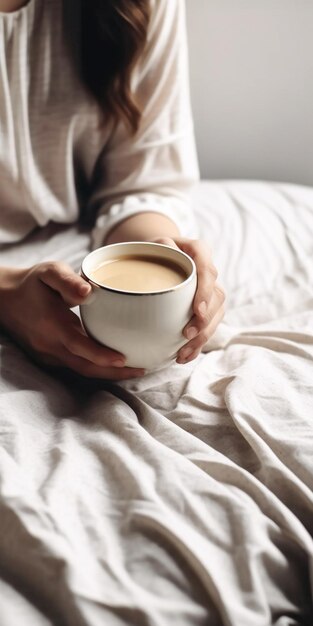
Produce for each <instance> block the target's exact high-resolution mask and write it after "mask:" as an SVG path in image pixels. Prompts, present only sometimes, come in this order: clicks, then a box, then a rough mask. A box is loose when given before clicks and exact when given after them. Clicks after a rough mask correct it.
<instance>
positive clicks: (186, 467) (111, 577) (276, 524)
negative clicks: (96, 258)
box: [0, 181, 313, 626]
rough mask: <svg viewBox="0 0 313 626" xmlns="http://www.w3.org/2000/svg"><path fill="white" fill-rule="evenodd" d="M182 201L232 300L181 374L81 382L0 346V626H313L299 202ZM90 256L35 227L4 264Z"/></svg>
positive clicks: (55, 230) (303, 237) (281, 196)
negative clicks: (194, 218)
mask: <svg viewBox="0 0 313 626" xmlns="http://www.w3.org/2000/svg"><path fill="white" fill-rule="evenodd" d="M193 202H194V206H195V211H196V216H197V221H198V226H199V231H200V232H201V234H202V236H203V238H204V239H205V240H206V241H207V244H208V247H209V248H210V249H212V251H213V256H214V259H215V263H216V265H217V267H218V269H219V273H220V282H221V284H222V285H223V286H224V288H225V289H226V292H227V311H226V316H225V319H224V321H223V323H222V324H221V325H220V327H219V329H218V330H217V332H216V333H215V335H214V337H212V339H211V340H210V341H209V342H208V344H207V346H206V347H205V351H204V353H203V354H202V355H201V356H200V357H199V358H198V359H197V360H196V361H194V362H192V363H190V364H188V365H186V366H181V365H177V364H174V365H172V366H171V367H169V368H165V369H163V370H160V371H158V372H155V373H150V374H147V375H146V376H145V377H144V378H143V379H139V380H134V381H126V382H124V383H122V384H111V383H104V382H101V381H96V380H91V381H87V380H84V379H82V378H80V377H78V376H75V375H71V374H67V375H64V374H62V375H61V374H60V375H56V374H54V375H52V374H51V373H49V372H48V371H45V370H44V369H42V368H39V367H38V366H37V365H35V364H33V363H32V362H30V361H29V360H28V359H27V357H26V356H25V354H24V353H23V352H22V351H21V350H20V349H19V348H18V347H17V346H16V345H15V344H14V343H13V342H12V341H11V340H10V339H9V338H8V337H6V336H5V335H2V336H1V379H0V385H1V387H0V443H1V448H0V616H1V618H0V623H1V626H12V625H13V624H14V625H15V624H16V625H17V624H23V626H37V625H38V626H47V625H51V624H56V625H57V626H59V625H60V626H62V625H66V626H86V625H88V626H103V624H108V626H168V624H173V625H175V626H191V625H192V626H207V625H208V624H210V626H211V625H212V626H215V625H216V626H221V625H223V626H224V625H225V626H252V625H253V626H268V625H271V624H275V626H296V625H297V626H300V624H301V625H302V626H303V625H308V626H309V625H311V624H312V623H313V609H312V597H313V593H312V592H313V589H312V587H313V585H312V565H313V560H312V557H313V542H312V531H313V496H312V488H313V399H312V380H313V330H312V329H313V268H312V254H313V237H312V233H313V189H311V188H305V187H297V186H292V185H282V184H267V183H261V182H260V183H255V182H234V181H224V182H211V183H202V184H201V185H199V186H198V187H197V188H196V189H195V192H194V198H193ZM89 243H90V242H89V236H88V234H87V233H86V232H83V231H78V230H77V229H76V228H75V227H70V228H67V229H64V227H63V228H62V227H60V226H52V225H50V226H49V227H47V228H46V229H44V230H43V231H41V232H40V231H36V232H35V233H33V234H32V235H31V236H30V237H29V238H28V239H26V240H25V241H24V242H22V243H20V244H18V245H14V246H2V247H1V248H0V263H2V264H3V263H4V262H5V263H7V264H13V263H14V264H17V265H20V266H23V265H25V264H31V263H35V262H38V261H40V260H48V259H57V260H58V259H59V260H61V259H62V260H63V259H64V260H66V261H68V262H70V263H71V264H72V266H73V267H74V268H75V269H77V270H78V269H79V265H80V262H81V259H82V258H83V256H84V255H85V253H86V252H87V250H88V246H89Z"/></svg>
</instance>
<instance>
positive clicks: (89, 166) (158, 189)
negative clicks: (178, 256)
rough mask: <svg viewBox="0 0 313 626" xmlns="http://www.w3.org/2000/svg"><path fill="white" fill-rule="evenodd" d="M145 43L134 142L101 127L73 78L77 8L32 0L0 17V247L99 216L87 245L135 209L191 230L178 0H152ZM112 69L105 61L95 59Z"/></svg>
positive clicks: (74, 0)
mask: <svg viewBox="0 0 313 626" xmlns="http://www.w3.org/2000/svg"><path fill="white" fill-rule="evenodd" d="M152 7H153V16H152V20H151V25H150V31H149V40H148V46H147V49H146V51H145V54H144V56H143V58H142V59H141V61H140V63H139V64H138V67H137V69H136V72H135V75H134V78H133V88H134V90H135V92H136V95H137V97H138V98H139V100H140V102H141V104H142V108H143V117H142V123H141V126H140V130H139V132H138V134H137V135H136V137H135V138H133V137H131V136H130V135H129V133H128V131H127V130H126V128H125V127H124V126H123V125H122V124H120V125H119V126H118V127H117V129H116V130H115V131H114V132H113V131H112V125H111V124H109V123H108V124H104V125H102V127H101V126H100V119H101V118H100V115H99V111H98V108H97V105H96V104H95V102H94V101H93V99H92V98H91V97H90V96H89V95H88V94H87V92H86V90H85V88H84V86H83V85H82V84H81V81H80V79H79V76H78V73H77V70H76V63H75V61H74V59H75V55H79V41H80V37H79V25H80V1H79V0H30V2H29V3H28V4H27V5H26V6H25V7H24V8H22V9H19V10H18V11H16V12H14V13H0V243H8V242H14V241H18V240H19V239H21V238H23V237H24V236H25V235H27V234H28V233H29V232H30V231H31V230H32V229H33V228H35V227H36V226H38V225H39V226H43V225H45V224H47V223H48V222H49V221H50V220H52V221H54V222H58V223H71V222H74V221H76V220H78V219H79V218H80V217H82V218H84V217H88V218H89V217H92V216H96V215H98V217H97V220H96V225H95V229H94V246H98V245H101V243H102V241H103V239H104V237H105V235H106V233H107V232H108V230H109V229H111V228H112V226H114V225H115V224H117V223H118V222H119V221H121V220H123V219H124V218H125V217H128V216H130V215H132V214H136V213H138V212H140V211H157V212H160V213H162V214H165V215H167V216H169V217H170V218H172V219H173V220H174V221H175V222H176V223H177V224H178V226H179V228H180V230H181V232H182V233H184V234H193V233H192V230H193V216H192V211H191V208H190V204H189V199H188V192H189V190H190V187H191V185H192V184H193V183H194V182H195V180H197V178H198V168H197V159H196V152H195V146H194V136H193V128H192V119H191V113H190V101H189V88H188V67H187V65H188V64H187V45H186V33H185V11H184V1H183V0H152ZM99 63H110V59H99Z"/></svg>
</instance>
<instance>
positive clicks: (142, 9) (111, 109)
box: [82, 0, 151, 133]
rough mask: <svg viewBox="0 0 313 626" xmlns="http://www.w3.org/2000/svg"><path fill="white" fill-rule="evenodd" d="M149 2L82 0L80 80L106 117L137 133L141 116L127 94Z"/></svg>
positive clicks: (140, 48) (143, 36) (143, 35)
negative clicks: (123, 124)
mask: <svg viewBox="0 0 313 626" xmlns="http://www.w3.org/2000/svg"><path fill="white" fill-rule="evenodd" d="M150 13H151V9H150V0H83V6H82V72H83V80H84V82H85V84H86V86H87V88H88V89H89V91H90V92H91V93H92V94H93V95H94V97H95V98H96V100H97V102H98V103H99V105H100V107H101V109H102V111H103V112H104V114H105V115H106V117H109V118H111V119H112V120H113V121H114V123H115V124H117V123H118V122H119V121H120V120H122V121H124V122H126V124H127V125H128V126H129V128H130V129H131V131H132V132H133V133H135V132H136V131H137V129H138V126H139V122H140V116H141V112H140V109H139V106H138V104H137V103H136V101H135V99H134V96H133V94H132V93H131V78H132V72H133V70H134V67H135V65H136V62H137V61H138V58H139V57H140V54H141V53H142V51H143V49H144V47H145V44H146V41H147V33H148V26H149V20H150Z"/></svg>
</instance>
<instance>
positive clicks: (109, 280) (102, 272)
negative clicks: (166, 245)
mask: <svg viewBox="0 0 313 626" xmlns="http://www.w3.org/2000/svg"><path fill="white" fill-rule="evenodd" d="M90 278H91V279H92V280H93V281H95V282H96V283H99V284H101V285H104V286H105V287H111V288H112V289H118V290H119V291H128V292H142V293H147V292H148V293H151V292H154V291H164V290H166V289H171V288H172V287H176V286H177V285H179V283H182V282H184V281H185V280H186V279H187V273H186V271H185V270H184V268H183V267H182V266H181V265H179V264H178V263H175V262H174V261H172V260H169V259H165V258H163V257H162V256H159V257H151V256H148V255H146V256H144V255H135V254H134V255H124V256H120V257H117V258H116V259H109V260H108V261H104V262H103V263H101V265H99V266H98V267H96V268H95V269H94V270H92V271H91V272H90Z"/></svg>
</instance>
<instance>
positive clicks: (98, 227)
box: [90, 0, 199, 248]
mask: <svg viewBox="0 0 313 626" xmlns="http://www.w3.org/2000/svg"><path fill="white" fill-rule="evenodd" d="M133 90H134V93H135V97H136V100H137V101H138V102H139V104H140V107H141V110H142V119H141V122H140V127H139V130H138V132H137V133H136V135H135V136H131V135H130V133H129V131H128V130H127V129H126V128H125V126H124V125H123V124H121V123H120V124H119V125H118V126H117V127H116V130H115V132H114V133H113V136H112V137H111V138H110V140H109V142H108V143H107V145H106V146H105V148H104V150H103V152H102V154H101V155H100V157H99V159H98V163H97V178H96V180H97V184H96V186H95V188H94V190H93V193H92V196H91V199H90V202H91V205H92V210H93V211H95V212H96V213H97V220H96V223H95V228H94V230H93V247H94V248H95V247H98V246H101V245H103V241H104V239H105V237H106V235H107V234H108V233H109V231H110V230H111V229H112V228H113V227H115V226H116V225H117V224H118V223H119V222H121V221H123V220H124V219H126V218H128V217H130V216H132V215H135V214H137V213H139V212H147V211H149V212H151V211H152V212H157V213H161V214H163V215H166V216H168V217H169V218H170V219H171V220H172V221H174V222H175V223H176V224H177V226H178V228H179V230H180V233H181V234H182V235H184V236H195V235H196V227H195V220H194V216H193V211H192V208H191V202H190V198H189V193H190V190H191V188H192V186H193V184H194V183H195V182H196V181H197V180H198V178H199V173H198V163H197V156H196V149H195V141H194V134H193V123H192V115H191V106H190V94H189V76H188V51H187V36H186V24H185V6H184V0H171V1H170V2H168V0H153V1H152V18H151V22H150V27H149V35H148V43H147V46H146V49H145V53H144V55H143V58H142V59H141V61H140V63H139V64H138V67H137V68H136V72H135V75H134V77H133Z"/></svg>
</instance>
